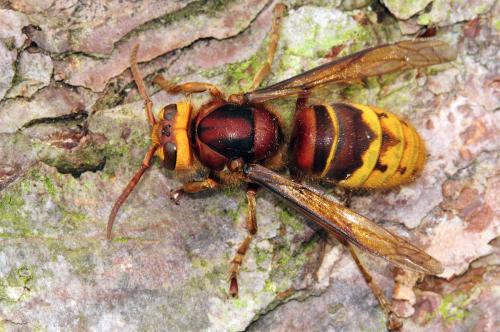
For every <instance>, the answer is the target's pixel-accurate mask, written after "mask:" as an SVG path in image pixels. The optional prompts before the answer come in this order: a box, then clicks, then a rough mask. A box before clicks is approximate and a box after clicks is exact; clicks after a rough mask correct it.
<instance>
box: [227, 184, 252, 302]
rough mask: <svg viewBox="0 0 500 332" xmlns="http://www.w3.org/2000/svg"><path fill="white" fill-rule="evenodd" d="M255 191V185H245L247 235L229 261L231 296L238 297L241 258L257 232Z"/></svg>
mask: <svg viewBox="0 0 500 332" xmlns="http://www.w3.org/2000/svg"><path fill="white" fill-rule="evenodd" d="M256 193H257V187H256V186H255V185H252V184H249V185H248V187H247V203H248V213H247V225H246V227H247V231H248V235H247V237H246V238H245V240H243V242H242V243H241V244H240V246H239V247H238V250H237V251H236V254H235V255H234V258H233V260H232V261H231V267H230V268H229V279H230V285H229V295H231V297H238V275H239V273H240V267H241V264H242V263H243V258H244V257H245V254H246V253H247V250H248V247H249V246H250V242H252V239H253V236H254V235H255V234H256V233H257V218H256V208H255V194H256Z"/></svg>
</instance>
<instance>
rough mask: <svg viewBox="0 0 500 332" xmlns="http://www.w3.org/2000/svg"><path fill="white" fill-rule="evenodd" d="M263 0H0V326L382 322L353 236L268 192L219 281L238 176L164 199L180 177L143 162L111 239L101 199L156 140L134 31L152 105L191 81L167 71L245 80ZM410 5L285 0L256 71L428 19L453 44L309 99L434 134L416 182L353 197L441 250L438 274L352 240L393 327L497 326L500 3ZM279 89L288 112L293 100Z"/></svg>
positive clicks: (416, 29) (240, 224)
mask: <svg viewBox="0 0 500 332" xmlns="http://www.w3.org/2000/svg"><path fill="white" fill-rule="evenodd" d="M410 2H411V1H410ZM274 3H275V2H273V1H266V0H242V1H229V0H222V1H215V0H214V1H189V0H185V1H159V0H153V1H118V0H112V1H106V2H99V1H95V2H88V1H81V0H73V1H63V0H52V1H47V0H46V1H43V0H31V1H28V0H16V1H0V8H1V9H0V330H8V331H11V330H12V331H17V330H105V331H106V330H171V331H194V330H213V331H224V330H230V331H234V330H245V329H248V330H252V331H267V330H273V331H290V330H300V331H304V330H313V331H324V330H331V331H335V330H343V331H358V330H384V326H385V320H384V316H383V314H382V312H381V310H380V309H379V307H378V306H377V303H376V301H375V299H374V297H373V296H372V295H371V293H370V290H369V288H368V287H367V286H366V284H365V283H364V280H363V279H362V277H361V275H360V274H359V272H358V270H357V269H356V266H355V264H354V263H353V261H352V259H351V258H350V257H349V254H348V252H347V251H345V250H344V249H343V248H342V247H341V245H340V244H338V243H337V242H335V241H334V240H331V239H328V238H327V237H326V236H325V234H323V233H322V232H318V231H317V230H316V229H315V228H313V227H311V225H310V224H309V223H308V222H307V221H306V220H304V219H303V218H301V217H299V216H297V215H296V214H294V213H293V212H292V211H291V210H289V209H288V208H287V207H285V206H284V205H282V204H281V203H280V202H279V201H278V200H277V199H276V198H274V197H273V196H271V195H270V194H268V193H265V192H260V193H259V196H258V199H257V208H258V211H257V218H258V224H259V232H258V234H257V236H256V239H255V240H254V241H253V243H252V246H251V248H250V250H249V253H248V254H247V257H246V259H245V262H244V265H243V269H242V272H241V275H240V297H239V298H238V299H229V298H228V297H227V287H228V280H227V276H228V275H227V270H228V267H229V261H230V259H231V257H232V256H233V254H234V252H235V250H236V248H237V246H238V244H239V243H240V242H241V241H242V240H243V239H244V237H245V236H246V230H245V229H244V225H245V217H246V204H245V196H244V193H243V191H242V190H240V188H229V189H225V190H222V191H217V192H213V193H206V194H199V195H194V196H193V197H187V198H185V199H184V200H183V201H182V202H181V204H180V205H179V206H176V205H173V204H172V203H171V202H170V200H169V199H168V197H167V194H168V193H169V191H170V190H171V189H173V188H175V187H177V186H178V185H179V184H180V182H179V179H178V178H176V177H175V175H174V174H172V173H169V172H167V171H165V170H164V169H162V168H161V167H160V165H159V164H158V163H155V164H154V166H153V168H152V170H151V171H150V172H148V173H147V175H146V176H145V177H144V178H143V180H142V181H141V183H140V185H139V186H138V187H137V189H136V191H135V192H134V193H133V194H132V195H131V197H130V199H129V200H128V201H127V203H126V204H125V205H124V207H123V209H122V210H121V212H120V213H119V215H118V221H117V224H116V227H115V238H114V240H113V241H107V240H106V239H105V227H106V220H107V216H108V214H109V212H110V209H111V206H112V204H113V202H114V200H115V199H116V197H117V196H118V195H119V193H120V192H121V190H122V189H123V187H124V186H125V185H126V183H127V182H128V180H129V179H130V178H131V177H132V175H133V173H134V172H135V170H136V169H137V168H138V166H139V165H140V163H141V161H142V158H143V155H144V153H145V152H146V150H147V146H148V145H149V144H150V141H149V139H150V134H149V129H148V125H147V122H146V118H145V116H144V111H143V101H142V100H141V99H140V98H139V96H138V93H137V90H136V88H135V85H134V83H133V82H132V81H131V75H130V72H129V70H128V69H127V68H128V66H129V55H130V52H131V49H132V47H133V46H134V45H136V44H139V45H140V50H139V62H141V63H142V64H141V65H140V70H141V72H142V74H143V76H144V77H145V80H146V83H147V88H148V90H149V91H150V93H151V95H153V100H154V103H155V110H157V109H158V108H159V107H161V106H162V105H165V104H167V103H172V102H173V101H175V100H179V98H183V97H179V96H171V95H167V94H166V93H164V92H157V91H158V87H157V86H154V85H151V84H150V83H151V79H152V77H153V74H155V73H159V72H161V73H164V74H165V75H166V76H168V77H169V78H171V79H175V80H176V81H193V80H197V81H207V82H212V83H215V84H218V85H219V86H221V87H222V88H223V89H224V91H226V92H227V93H231V92H236V91H242V90H243V91H244V90H245V89H246V88H247V87H248V86H249V85H250V83H251V79H252V76H253V74H254V73H255V71H256V70H257V69H258V68H259V66H260V64H261V63H262V61H263V59H264V58H265V56H266V53H265V52H266V41H267V32H268V31H269V28H270V21H271V16H272V7H273V4H274ZM402 3H405V2H401V1H388V0H387V1H385V0H384V1H382V3H379V2H376V1H373V2H371V1H356V0H353V1H349V0H346V1H332V0H331V1H328V0H315V1H311V2H307V1H300V0H298V1H295V0H290V1H285V4H286V5H287V7H288V13H287V16H286V18H285V19H284V21H283V29H282V38H281V41H280V44H279V47H278V53H277V58H276V61H275V63H274V65H273V73H272V75H271V76H270V77H269V79H268V80H267V81H266V83H270V82H276V81H279V80H281V79H284V78H287V77H289V76H291V75H294V74H297V73H299V72H302V71H304V70H305V69H308V68H311V67H313V66H316V65H318V64H321V63H324V62H325V61H328V59H329V58H331V57H335V56H337V55H338V54H339V52H340V55H344V54H348V53H351V52H353V51H356V50H359V49H362V48H365V47H368V46H372V45H376V44H380V43H386V42H393V41H397V40H402V39H409V38H414V37H415V35H416V34H419V33H421V32H422V31H423V30H425V28H426V27H429V26H430V27H437V38H440V39H443V40H446V41H448V42H449V43H450V44H452V45H453V46H454V47H456V48H457V49H458V58H457V60H456V61H454V62H452V63H447V64H443V65H439V66H434V67H431V68H426V69H422V70H419V71H410V72H404V73H395V74H391V75H386V76H384V77H380V78H374V79H369V80H367V81H366V82H362V83H360V84H354V85H349V86H340V87H339V86H334V87H329V88H327V89H322V90H321V91H316V93H315V95H314V96H313V99H315V100H321V101H326V102H330V101H334V100H343V99H344V100H351V101H355V102H361V103H366V104H373V105H378V106H380V107H384V108H386V109H388V110H390V111H392V112H394V113H396V114H398V115H400V116H401V117H403V118H406V119H408V120H409V121H411V122H412V124H414V126H415V127H416V128H417V129H418V131H419V132H420V133H421V135H422V136H423V137H424V139H425V140H426V142H427V148H428V152H429V156H428V161H427V165H426V168H425V171H424V174H423V175H422V176H421V177H420V178H419V179H418V180H417V181H415V182H414V183H412V184H411V185H409V186H406V187H403V188H398V189H396V190H391V191H388V192H371V193H358V194H357V195H355V196H354V197H353V199H352V208H353V209H355V210H356V211H358V212H360V213H361V214H364V215H366V216H368V217H370V218H372V219H373V220H376V221H377V222H379V223H380V224H382V225H383V226H384V227H386V228H388V229H390V230H392V231H394V232H396V233H398V234H400V235H402V236H405V237H407V238H409V239H410V240H411V241H412V242H414V243H416V244H418V245H419V246H420V247H422V248H423V249H425V250H426V251H427V252H429V253H430V254H432V255H433V256H434V257H436V258H438V259H439V260H441V261H442V262H443V264H444V267H445V271H444V273H443V274H442V275H440V276H439V277H426V278H425V279H423V280H419V278H418V276H414V275H411V274H410V273H404V272H403V271H396V270H395V269H394V268H393V267H392V266H390V265H387V264H386V263H385V262H384V261H381V260H380V259H377V258H374V257H371V256H369V255H363V256H362V258H363V259H364V261H365V262H366V264H367V266H368V267H369V268H370V270H371V271H372V272H373V274H374V277H375V279H376V280H377V282H379V284H380V285H381V286H382V288H383V289H384V290H385V291H386V293H387V294H388V295H389V294H392V291H393V289H394V296H395V298H397V300H395V305H396V308H397V311H398V313H399V314H400V315H401V316H403V317H407V319H406V320H405V329H406V330H409V331H410V330H432V331H436V330H446V331H450V330H451V331H466V330H476V331H493V330H495V326H496V327H497V329H498V326H500V321H499V315H498V312H499V311H500V304H499V302H500V298H499V287H500V285H499V280H500V275H499V274H500V268H499V261H498V259H499V258H498V248H499V245H500V243H499V242H498V239H497V237H498V235H499V233H500V230H499V228H500V225H499V219H500V218H499V215H500V199H499V197H500V190H499V188H500V174H499V166H498V165H499V144H498V142H499V140H500V134H499V133H500V130H499V128H498V123H500V118H499V114H500V113H499V112H498V107H499V105H500V103H499V95H500V91H499V90H500V77H499V63H500V61H499V60H500V59H499V54H500V49H499V43H500V40H499V31H500V21H498V17H499V11H500V8H499V6H498V5H497V4H496V3H497V2H496V1H465V0H464V1H452V2H449V1H445V0H442V1H441V0H435V1H428V0H427V1H416V2H411V3H412V5H411V6H405V5H402ZM191 98H192V99H193V101H194V102H196V103H200V102H201V101H202V100H203V98H204V97H203V96H192V97H191ZM205 99H206V98H205ZM274 105H275V108H276V110H278V112H279V113H280V114H281V116H282V118H283V120H284V123H285V124H286V125H287V126H288V128H289V125H290V122H291V119H292V115H293V105H294V100H293V99H292V98H290V99H287V100H283V101H278V102H276V103H274ZM319 188H322V187H319ZM322 190H324V191H325V194H328V195H334V193H330V191H331V190H330V189H329V188H326V187H325V188H322ZM394 285H396V287H394Z"/></svg>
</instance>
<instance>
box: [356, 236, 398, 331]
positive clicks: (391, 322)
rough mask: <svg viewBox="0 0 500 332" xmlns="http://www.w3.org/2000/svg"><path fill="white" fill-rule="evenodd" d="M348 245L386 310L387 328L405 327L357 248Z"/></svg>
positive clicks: (369, 284) (390, 329) (366, 279)
mask: <svg viewBox="0 0 500 332" xmlns="http://www.w3.org/2000/svg"><path fill="white" fill-rule="evenodd" d="M347 247H348V248H349V252H350V253H351V256H352V258H353V259H354V262H356V265H357V266H358V268H359V271H360V272H361V274H362V275H363V278H364V279H365V281H366V283H367V284H368V286H369V287H370V289H371V290H372V293H373V295H375V298H376V299H377V301H378V303H379V305H380V307H381V308H382V310H383V311H384V314H385V317H386V319H387V322H386V325H387V329H388V330H389V331H399V330H400V329H401V328H402V327H403V322H402V321H401V320H400V319H399V317H398V316H397V315H396V313H394V311H393V309H392V306H391V304H390V302H389V301H388V300H387V298H386V297H385V295H384V293H383V292H382V290H381V289H380V287H378V285H377V284H376V283H375V281H374V280H373V278H372V276H371V275H370V273H369V272H368V270H367V269H366V268H365V267H364V266H363V264H362V263H361V261H360V260H359V257H358V255H357V254H356V249H354V247H353V245H352V244H347Z"/></svg>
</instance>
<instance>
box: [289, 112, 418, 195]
mask: <svg viewBox="0 0 500 332" xmlns="http://www.w3.org/2000/svg"><path fill="white" fill-rule="evenodd" d="M291 149H292V156H293V157H292V158H293V161H294V163H295V165H296V167H297V168H298V169H299V170H300V171H302V172H303V173H305V174H307V175H310V176H313V177H316V178H324V179H326V180H329V181H334V182H336V183H338V184H339V185H341V186H345V187H351V188H390V187H394V186H397V185H400V184H403V183H407V182H410V181H412V180H413V179H414V178H415V177H416V176H417V175H418V174H419V173H420V171H421V170H422V168H423V165H424V162H425V146H424V144H423V141H422V139H421V138H420V137H419V135H418V134H417V132H416V131H415V129H413V128H412V127H411V126H410V125H408V124H407V123H406V122H404V121H403V120H401V119H399V118H398V117H397V116H396V115H394V114H392V113H389V112H386V111H384V110H381V109H379V108H376V107H372V106H365V105H359V104H344V103H338V104H333V105H331V106H330V105H313V106H308V107H304V108H301V109H299V110H298V111H297V116H296V119H295V128H294V132H293V134H292V142H291Z"/></svg>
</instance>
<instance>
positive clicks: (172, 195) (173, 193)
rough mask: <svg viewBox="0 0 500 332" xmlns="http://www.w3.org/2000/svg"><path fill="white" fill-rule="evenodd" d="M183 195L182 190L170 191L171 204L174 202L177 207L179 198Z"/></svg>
mask: <svg viewBox="0 0 500 332" xmlns="http://www.w3.org/2000/svg"><path fill="white" fill-rule="evenodd" d="M183 195H184V190H183V189H176V190H170V195H169V196H170V199H171V200H172V202H174V203H175V204H176V205H179V202H180V200H181V197H182V196H183Z"/></svg>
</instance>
